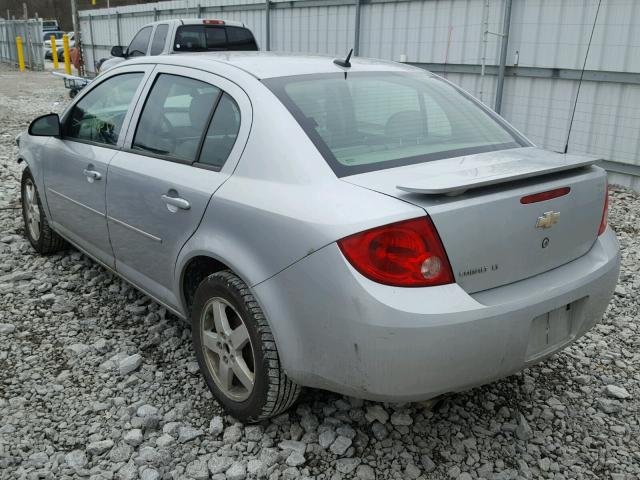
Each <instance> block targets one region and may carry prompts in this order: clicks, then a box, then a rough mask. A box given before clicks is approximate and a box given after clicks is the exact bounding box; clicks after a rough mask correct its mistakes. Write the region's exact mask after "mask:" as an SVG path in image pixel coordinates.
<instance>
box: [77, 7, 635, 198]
mask: <svg viewBox="0 0 640 480" xmlns="http://www.w3.org/2000/svg"><path fill="white" fill-rule="evenodd" d="M508 3H510V4H511V15H510V18H509V21H508V22H507V24H506V25H505V23H504V20H505V11H506V10H507V4H508ZM599 3H601V6H600V9H599V10H598V6H599ZM596 12H598V15H597V21H596ZM194 17H197V18H205V17H207V18H227V19H232V20H240V21H243V22H244V23H246V24H247V25H248V26H249V27H250V28H251V29H252V30H253V31H254V34H255V36H256V38H257V39H258V41H259V43H260V46H261V47H262V48H263V49H270V50H283V51H294V52H311V53H327V54H331V55H344V54H345V53H346V52H347V51H348V50H349V49H350V48H355V49H356V52H357V54H359V55H362V56H368V57H376V58H384V59H392V60H396V61H406V62H409V63H413V64H417V65H419V66H422V67H424V68H427V69H429V70H432V71H434V72H436V73H438V74H440V75H443V76H446V77H447V78H449V79H450V80H451V81H453V82H455V83H457V84H459V85H461V86H462V87H463V88H465V89H467V90H468V91H470V92H471V93H473V94H474V95H475V96H476V97H478V98H480V99H482V100H483V101H484V102H485V103H487V104H488V105H490V106H494V105H495V103H496V83H497V81H496V80H497V78H498V77H497V73H498V67H497V65H498V64H499V63H500V52H501V44H502V38H503V37H502V36H501V34H502V32H503V29H504V28H505V26H508V30H509V36H508V47H507V50H506V52H507V54H506V69H505V82H504V90H503V93H502V96H501V100H502V107H501V109H500V111H501V113H502V115H503V116H504V117H505V118H507V119H508V120H509V121H510V122H511V123H513V124H514V125H515V126H516V128H518V129H519V130H521V131H522V132H523V133H524V134H525V135H527V136H528V137H529V138H530V139H531V140H532V141H533V142H535V143H536V144H538V145H540V146H542V147H545V148H548V149H551V150H556V151H563V150H564V147H565V143H566V140H567V132H568V129H569V123H570V118H571V115H572V111H573V106H574V101H575V98H576V93H577V90H578V84H579V79H580V76H581V70H582V67H583V63H584V61H585V55H586V53H587V48H588V45H589V38H590V36H591V32H592V30H593V39H592V41H591V45H590V49H589V55H588V57H587V62H586V69H585V70H586V71H585V72H584V78H583V83H582V87H581V90H580V95H579V99H578V103H577V106H576V111H575V120H574V123H573V127H572V130H571V136H570V141H569V145H568V151H569V152H573V153H588V154H592V155H597V156H600V157H602V158H604V159H606V162H605V163H604V165H605V166H606V167H607V168H608V169H609V170H610V172H611V181H612V182H616V183H621V184H624V185H630V186H633V187H634V188H635V189H637V190H640V155H639V154H638V152H639V151H640V113H639V112H638V107H639V106H640V2H639V1H637V0H602V1H601V0H526V1H525V0H511V1H510V0H422V1H406V0H293V1H291V0H286V1H285V0H276V1H271V2H268V3H267V2H258V3H256V2H255V1H249V0H197V1H196V0H178V1H169V2H159V3H155V4H144V5H135V6H129V7H120V8H117V9H111V11H110V12H108V11H107V10H106V9H102V10H93V11H83V12H81V13H80V24H81V31H82V38H83V41H84V43H85V55H86V64H87V67H88V70H89V71H91V70H92V69H93V65H94V62H95V60H97V59H99V58H101V57H106V56H108V53H109V49H110V46H111V45H115V44H121V45H126V44H128V42H129V41H130V40H131V38H132V37H133V35H134V34H135V32H136V31H137V30H138V29H139V28H140V27H141V26H142V25H144V24H145V23H148V22H152V21H154V20H160V19H165V18H194ZM594 23H595V27H594ZM483 64H484V70H485V75H481V71H482V70H483Z"/></svg>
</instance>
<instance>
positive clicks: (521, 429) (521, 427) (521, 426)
mask: <svg viewBox="0 0 640 480" xmlns="http://www.w3.org/2000/svg"><path fill="white" fill-rule="evenodd" d="M516 436H517V437H518V438H519V439H520V440H524V441H526V440H530V439H531V437H533V431H532V430H531V427H530V426H529V423H528V422H527V419H526V418H524V415H522V414H521V413H520V414H518V427H517V428H516Z"/></svg>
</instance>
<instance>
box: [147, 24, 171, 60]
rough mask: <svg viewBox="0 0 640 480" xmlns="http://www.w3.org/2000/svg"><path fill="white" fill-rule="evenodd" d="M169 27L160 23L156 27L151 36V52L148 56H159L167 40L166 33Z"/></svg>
mask: <svg viewBox="0 0 640 480" xmlns="http://www.w3.org/2000/svg"><path fill="white" fill-rule="evenodd" d="M168 30H169V25H167V24H166V23H161V24H160V25H158V26H157V27H156V32H155V33H154V34H153V41H152V42H151V51H150V52H149V55H160V54H161V53H162V50H164V44H165V41H166V40H167V31H168Z"/></svg>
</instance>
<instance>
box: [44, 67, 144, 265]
mask: <svg viewBox="0 0 640 480" xmlns="http://www.w3.org/2000/svg"><path fill="white" fill-rule="evenodd" d="M144 75H145V72H144V69H138V71H135V70H134V71H127V72H124V73H121V74H117V75H111V76H109V77H108V78H106V79H105V80H103V81H101V82H100V83H98V84H96V85H95V86H91V87H88V88H90V90H88V91H87V92H86V93H85V94H84V95H82V97H81V98H79V100H78V102H77V103H75V105H73V107H72V108H71V109H70V110H69V112H68V114H67V115H65V117H64V118H63V120H62V122H63V127H62V137H61V138H52V139H51V140H50V142H49V144H48V146H49V147H50V148H49V151H50V152H51V158H48V159H45V164H46V165H45V184H46V195H47V203H48V205H49V211H50V214H51V219H52V222H53V227H54V228H55V229H56V230H57V231H59V232H60V233H61V234H62V235H64V236H65V237H67V238H68V239H69V240H70V241H72V242H73V243H75V244H77V245H78V246H79V247H80V248H82V249H84V250H85V251H87V252H88V253H89V254H90V255H92V256H94V257H95V258H96V259H97V260H99V261H101V262H102V263H104V264H106V265H108V266H110V267H112V268H113V267H114V259H113V252H112V250H111V245H110V243H109V232H108V230H107V219H106V202H105V194H106V182H107V167H108V165H109V162H110V161H111V160H112V159H113V157H114V156H115V155H116V153H117V152H118V149H119V148H120V145H121V144H122V140H123V139H121V135H120V134H121V132H122V131H123V125H124V122H125V121H126V120H128V118H129V117H130V115H131V111H132V108H130V107H131V106H132V104H133V103H134V99H135V98H136V92H137V91H138V90H141V87H142V83H143V82H142V80H143V78H144ZM122 136H123V137H124V135H122Z"/></svg>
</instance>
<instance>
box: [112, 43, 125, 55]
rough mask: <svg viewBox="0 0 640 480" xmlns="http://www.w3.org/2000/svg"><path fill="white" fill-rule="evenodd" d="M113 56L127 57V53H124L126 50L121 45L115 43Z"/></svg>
mask: <svg viewBox="0 0 640 480" xmlns="http://www.w3.org/2000/svg"><path fill="white" fill-rule="evenodd" d="M111 56H112V57H122V58H126V57H127V55H126V54H125V53H124V50H123V49H122V47H121V46H120V45H114V46H113V47H111Z"/></svg>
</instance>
